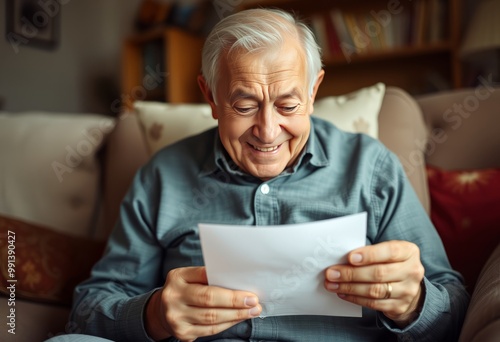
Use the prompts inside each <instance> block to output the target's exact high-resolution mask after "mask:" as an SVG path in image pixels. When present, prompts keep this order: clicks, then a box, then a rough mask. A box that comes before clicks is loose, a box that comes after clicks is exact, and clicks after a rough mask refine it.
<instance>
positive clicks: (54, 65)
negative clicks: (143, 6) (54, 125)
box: [0, 0, 140, 114]
mask: <svg viewBox="0 0 500 342" xmlns="http://www.w3.org/2000/svg"><path fill="white" fill-rule="evenodd" d="M5 1H6V0H1V1H0V25H1V28H0V32H1V35H2V38H1V39H0V97H1V98H2V99H3V104H4V105H3V110H7V111H24V110H48V111H63V112H97V113H104V114H106V113H110V112H111V110H110V103H111V102H112V101H113V100H114V99H115V98H117V97H119V91H120V84H119V82H120V73H121V65H120V62H121V46H122V42H123V39H124V37H125V36H126V35H127V34H129V33H131V32H132V30H133V20H134V16H135V14H136V10H137V8H138V6H139V3H140V0H126V1H123V0H104V1H99V0H64V1H62V0H59V1H60V2H62V3H65V4H64V5H61V29H60V41H59V47H58V48H56V49H55V50H53V51H47V50H43V49H38V48H33V47H29V46H25V45H21V46H20V47H19V50H18V52H17V53H16V51H15V49H14V48H13V47H12V46H11V44H10V43H9V42H8V41H7V39H6V38H5V31H6V27H5V16H6V13H5ZM53 1H55V0H53Z"/></svg>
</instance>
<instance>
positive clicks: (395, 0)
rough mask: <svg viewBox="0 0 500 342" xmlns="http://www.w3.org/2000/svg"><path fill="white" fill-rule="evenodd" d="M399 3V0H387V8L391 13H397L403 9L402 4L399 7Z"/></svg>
mask: <svg viewBox="0 0 500 342" xmlns="http://www.w3.org/2000/svg"><path fill="white" fill-rule="evenodd" d="M399 5H401V3H400V2H399V0H389V2H388V3H387V9H388V10H389V12H391V14H399V13H401V12H402V11H403V6H401V7H399ZM398 7H399V8H398Z"/></svg>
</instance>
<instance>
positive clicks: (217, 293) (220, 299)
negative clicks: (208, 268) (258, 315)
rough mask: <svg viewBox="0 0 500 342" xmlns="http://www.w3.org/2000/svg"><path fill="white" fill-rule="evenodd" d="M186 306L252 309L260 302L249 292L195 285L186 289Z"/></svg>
mask: <svg viewBox="0 0 500 342" xmlns="http://www.w3.org/2000/svg"><path fill="white" fill-rule="evenodd" d="M186 295H187V296H186V304H187V305H190V306H196V307H205V308H235V309H239V308H241V309H243V308H251V307H255V306H256V305H257V304H258V303H259V300H258V298H257V296H256V295H255V294H253V293H251V292H248V291H235V290H230V289H225V288H222V287H218V286H207V285H197V284H193V285H191V286H189V288H188V289H186Z"/></svg>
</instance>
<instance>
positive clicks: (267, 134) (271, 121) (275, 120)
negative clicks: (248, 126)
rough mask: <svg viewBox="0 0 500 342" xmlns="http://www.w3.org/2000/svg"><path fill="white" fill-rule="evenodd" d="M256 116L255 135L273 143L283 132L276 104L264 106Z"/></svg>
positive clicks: (266, 142)
mask: <svg viewBox="0 0 500 342" xmlns="http://www.w3.org/2000/svg"><path fill="white" fill-rule="evenodd" d="M254 117H255V123H254V125H253V135H254V136H255V137H257V138H258V139H259V140H260V141H261V142H262V143H264V144H272V143H274V142H275V141H276V138H277V137H278V136H279V135H280V133H281V124H280V114H279V113H277V112H276V109H275V108H274V106H264V107H263V108H262V109H261V110H260V111H259V113H258V114H257V115H255V116H254Z"/></svg>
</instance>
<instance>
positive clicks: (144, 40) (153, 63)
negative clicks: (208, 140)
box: [122, 28, 203, 108]
mask: <svg viewBox="0 0 500 342" xmlns="http://www.w3.org/2000/svg"><path fill="white" fill-rule="evenodd" d="M202 47H203V38H202V37H199V36H196V35H193V34H190V33H187V32H184V31H182V30H180V29H178V28H158V29H153V30H149V31H146V32H142V33H138V34H135V35H133V36H130V37H128V38H127V39H126V41H125V44H124V48H123V68H122V69H123V75H122V102H123V104H124V105H125V106H126V107H127V108H131V107H132V103H133V102H134V101H136V100H146V101H161V102H170V103H193V102H202V101H203V97H202V94H201V92H200V90H199V88H198V84H197V75H198V73H199V72H200V70H201V49H202Z"/></svg>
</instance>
